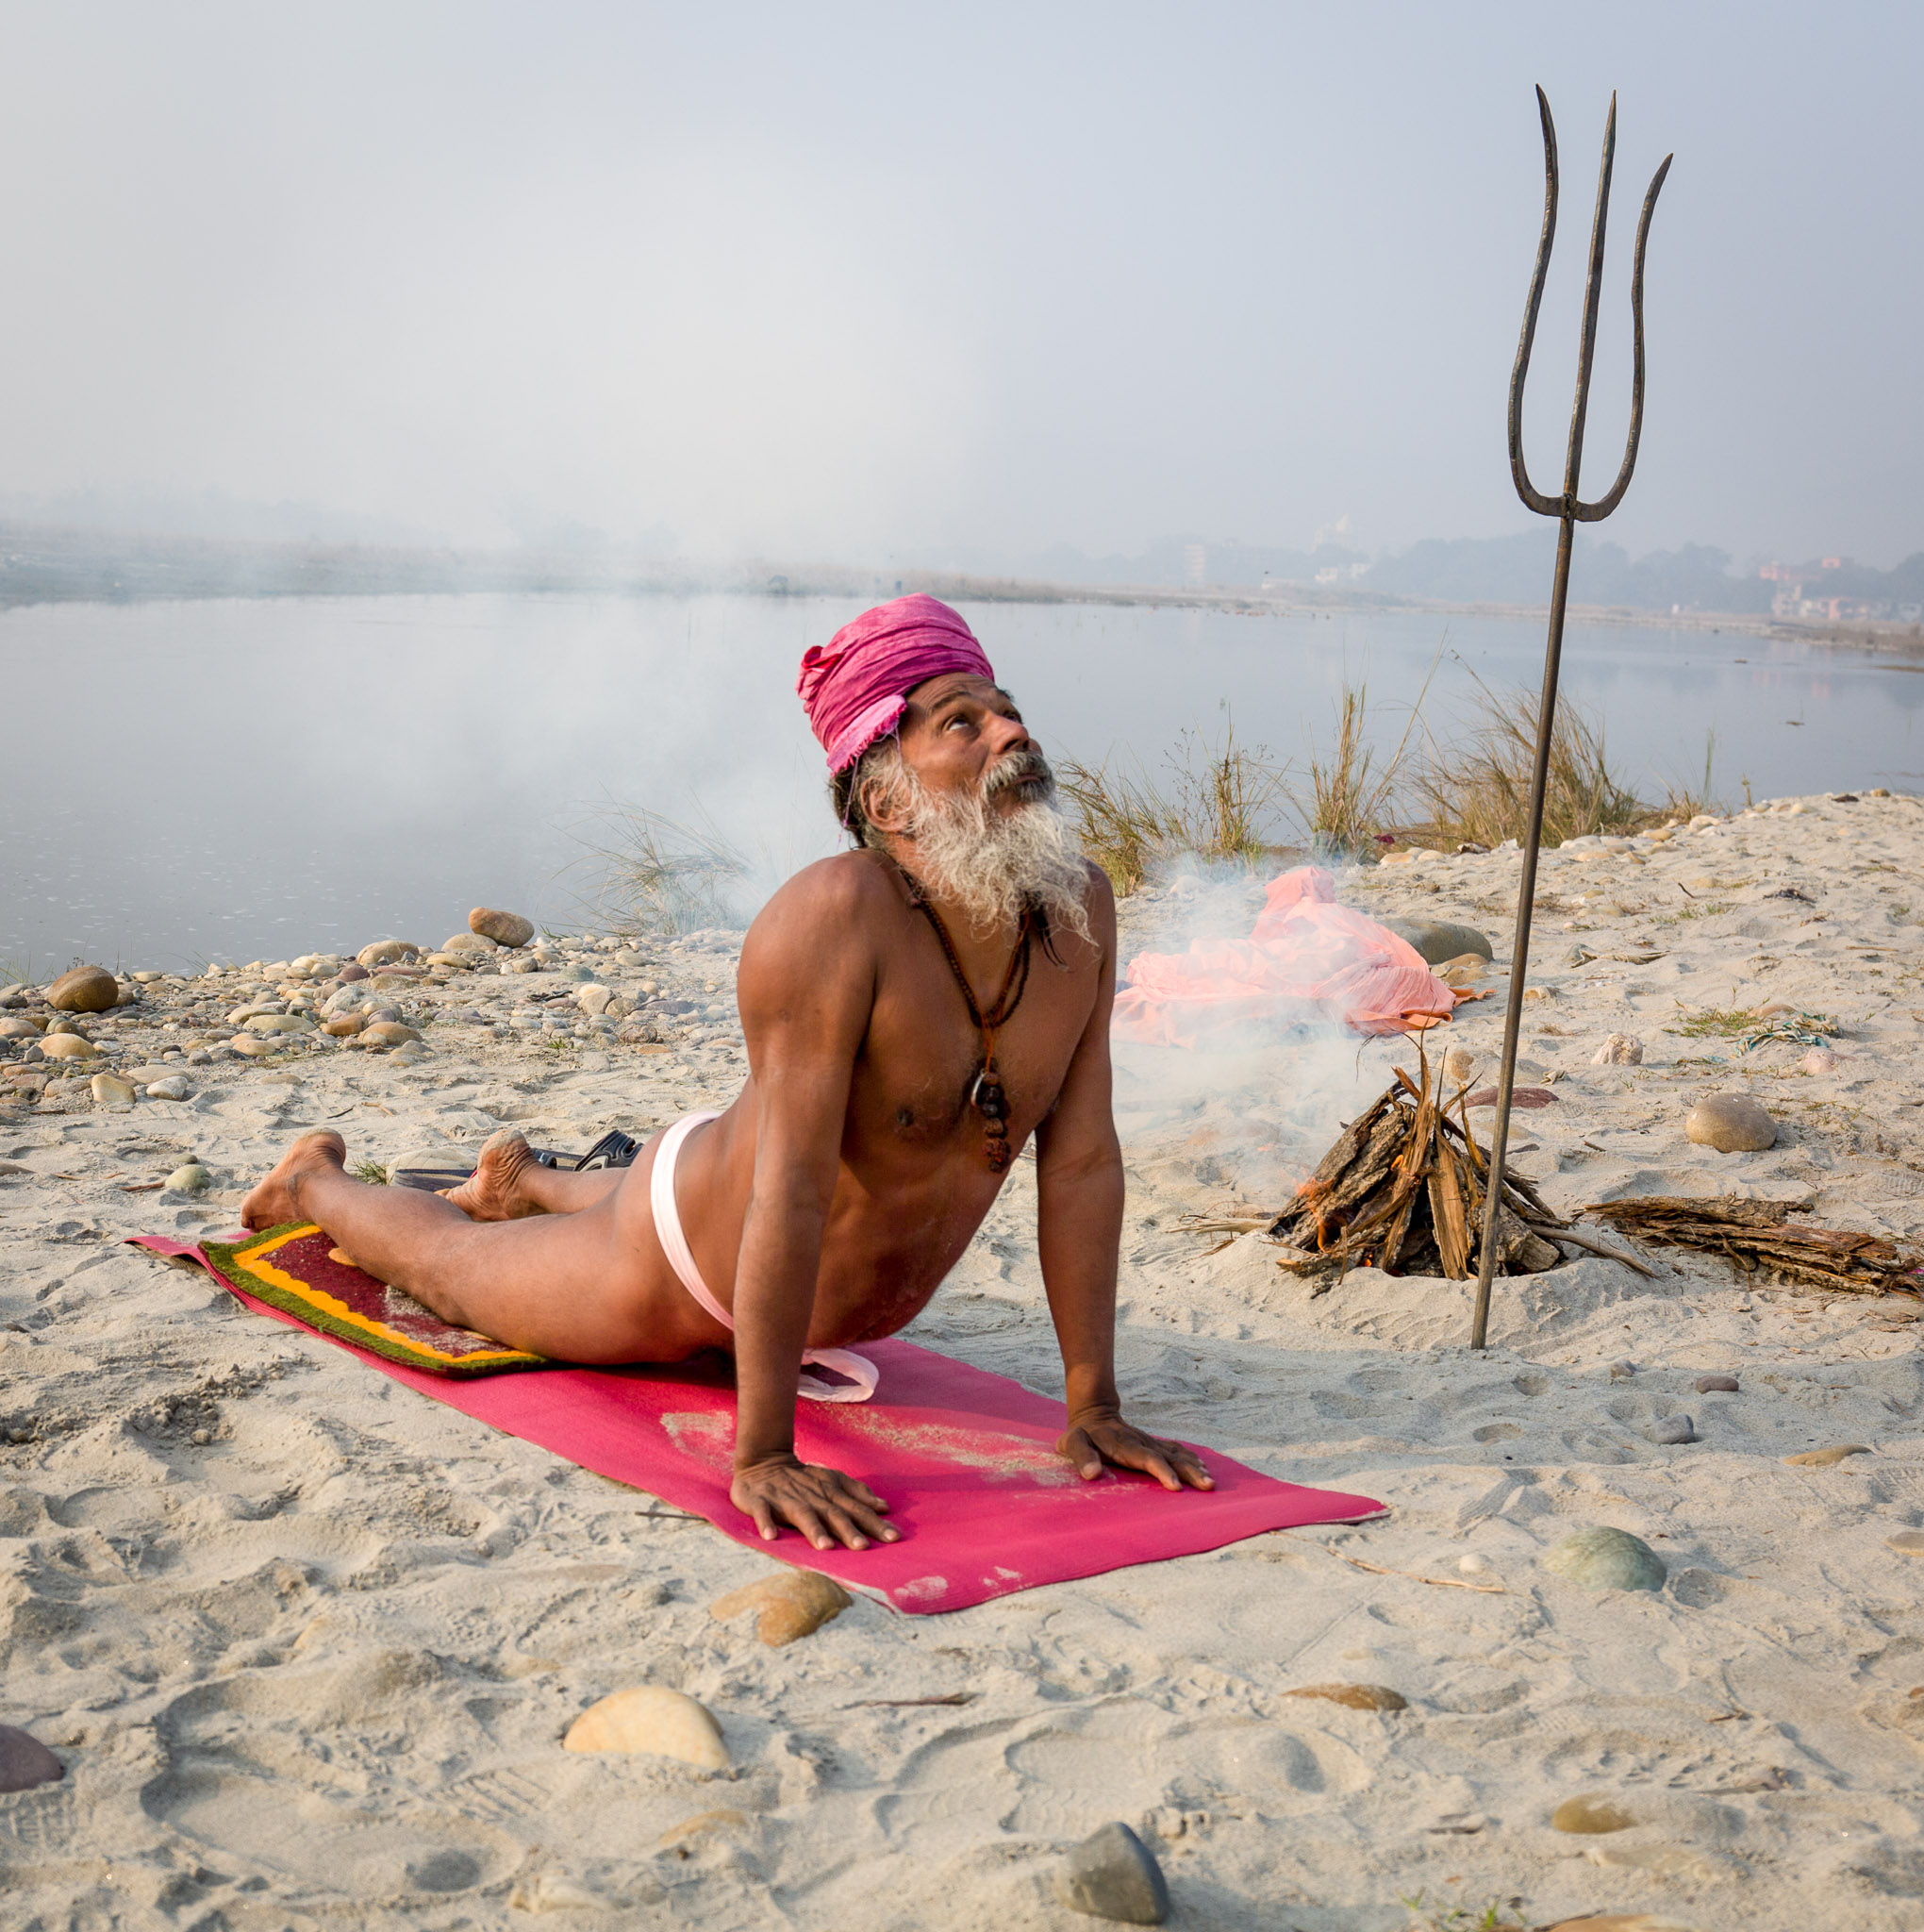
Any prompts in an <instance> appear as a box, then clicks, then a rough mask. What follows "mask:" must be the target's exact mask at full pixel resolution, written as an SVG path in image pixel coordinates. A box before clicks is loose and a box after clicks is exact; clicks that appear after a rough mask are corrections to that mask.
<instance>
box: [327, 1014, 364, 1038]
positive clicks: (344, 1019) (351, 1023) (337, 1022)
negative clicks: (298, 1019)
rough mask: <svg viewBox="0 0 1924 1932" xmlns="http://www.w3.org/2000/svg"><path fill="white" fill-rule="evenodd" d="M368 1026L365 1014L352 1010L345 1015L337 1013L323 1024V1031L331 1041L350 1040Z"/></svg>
mask: <svg viewBox="0 0 1924 1932" xmlns="http://www.w3.org/2000/svg"><path fill="white" fill-rule="evenodd" d="M366 1024H368V1016H367V1014H366V1013H365V1012H362V1011H358V1010H357V1009H355V1008H349V1009H348V1010H347V1011H346V1012H344V1013H336V1014H334V1015H333V1016H332V1017H331V1018H329V1019H325V1020H323V1021H322V1023H321V1030H322V1032H323V1033H324V1034H326V1035H327V1037H328V1038H329V1039H330V1040H348V1039H351V1038H352V1037H353V1036H354V1035H355V1034H357V1033H358V1032H359V1031H360V1030H361V1028H362V1027H363V1026H365V1025H366Z"/></svg>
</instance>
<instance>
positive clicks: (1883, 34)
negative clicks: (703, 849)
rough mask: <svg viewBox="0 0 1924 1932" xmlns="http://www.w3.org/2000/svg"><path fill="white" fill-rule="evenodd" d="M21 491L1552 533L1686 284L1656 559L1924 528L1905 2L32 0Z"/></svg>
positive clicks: (740, 539) (996, 543) (1657, 382)
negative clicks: (1603, 173) (1596, 326)
mask: <svg viewBox="0 0 1924 1932" xmlns="http://www.w3.org/2000/svg"><path fill="white" fill-rule="evenodd" d="M0 21H4V24H5V31H6V40H5V51H6V58H5V59H4V61H0V159H4V165H0V194H4V197H5V208H6V231H7V236H8V249H7V262H8V301H7V302H6V304H5V305H4V308H0V492H5V493H7V494H8V495H9V496H14V497H18V496H20V495H23V494H25V495H28V496H34V495H40V496H55V497H57V496H58V495H60V494H61V493H63V492H68V491H78V490H90V489H91V490H97V491H103V492H107V493H108V495H109V496H115V497H118V496H123V495H127V494H131V495H134V496H139V495H141V494H147V495H151V496H155V497H159V498H165V497H170V496H192V495H198V494H199V493H201V492H204V491H218V492H222V493H224V495H225V496H227V497H230V498H233V499H236V500H238V501H240V502H242V503H273V502H277V501H281V500H285V499H295V500H299V501H302V502H311V503H314V504H319V505H323V506H325V507H326V508H329V509H331V510H335V511H340V512H345V513H351V514H355V515H361V516H366V517H369V518H384V519H388V520H391V521H392V522H393V523H394V524H396V525H405V526H406V527H408V528H411V529H415V530H419V531H423V532H430V533H436V534H440V535H446V536H449V537H453V538H456V539H458V540H462V541H503V540H510V539H514V538H518V537H522V538H539V537H540V536H542V535H544V534H545V533H547V532H549V531H550V530H552V529H553V528H555V527H556V526H558V525H565V524H568V523H570V522H578V523H582V524H587V525H593V526H595V527H597V528H599V529H602V530H605V531H606V532H607V533H609V534H610V535H611V536H614V537H617V538H625V537H627V536H630V535H632V534H634V533H636V532H638V531H640V530H643V529H645V528H647V527H649V526H651V525H657V524H660V525H668V526H670V527H671V528H672V530H673V531H674V532H676V533H677V535H678V536H679V538H680V540H681V541H682V543H683V545H684V547H685V548H688V549H689V550H692V551H696V552H700V553H707V554H739V553H743V552H758V553H761V554H766V555H777V556H784V557H792V558H844V559H849V560H863V561H870V560H876V561H879V560H883V559H886V558H922V559H928V558H939V557H941V556H944V555H948V554H951V553H959V552H962V551H964V550H972V551H976V552H985V551H986V552H990V553H1003V554H1007V555H1011V556H1015V555H1020V554H1021V553H1023V552H1025V551H1028V550H1032V549H1039V548H1042V547H1044V546H1046V545H1049V544H1053V543H1057V542H1069V543H1073V544H1076V545H1079V546H1081V547H1083V548H1085V549H1087V550H1090V551H1097V552H1101V551H1109V550H1115V549H1123V550H1127V549H1130V548H1133V547H1134V546H1136V545H1137V544H1139V543H1141V542H1142V541H1146V540H1149V539H1152V538H1154V537H1157V536H1160V535H1163V534H1165V533H1171V532H1179V531H1196V532H1201V533H1203V534H1206V535H1208V536H1209V537H1211V538H1214V539H1228V538H1240V539H1243V540H1245V541H1261V542H1277V543H1291V544H1297V545H1306V544H1307V543H1308V542H1309V541H1311V539H1312V537H1313V536H1314V534H1315V532H1316V530H1317V529H1318V527H1319V526H1320V525H1327V524H1330V523H1332V522H1334V521H1335V519H1336V518H1338V517H1340V516H1344V515H1347V516H1348V517H1349V518H1350V519H1351V523H1352V529H1353V532H1354V536H1355V539H1356V541H1359V542H1360V543H1361V544H1362V545H1363V546H1364V547H1366V548H1368V549H1372V550H1374V549H1378V548H1381V547H1384V546H1401V545H1403V544H1405V543H1408V542H1410V541H1414V540H1415V539H1417V538H1418V537H1424V536H1483V535H1494V534H1500V533H1503V532H1507V531H1510V530H1514V529H1518V528H1520V527H1522V526H1523V525H1525V524H1526V523H1527V522H1528V521H1529V519H1528V518H1527V517H1526V516H1525V514H1524V513H1523V511H1522V509H1521V508H1520V506H1519V505H1518V503H1517V501H1516V499H1515V496H1514V493H1513V491H1512V489H1511V485H1510V480H1509V475H1508V470H1507V466H1506V462H1505V458H1504V445H1503V409H1504V388H1505V383H1506V381H1507V376H1508V370H1509V364H1510V358H1511V357H1512V355H1513V353H1514V350H1515V344H1516V336H1517V329H1518V320H1519V317H1520V313H1521V305H1522V299H1523V294H1524V291H1525V286H1526V283H1527V279H1528V275H1529V269H1530V262H1531V257H1532V251H1533V249H1534V242H1535V235H1536V225H1537V220H1538V213H1539V206H1540V200H1541V193H1542V177H1541V159H1540V147H1539V143H1538V137H1537V130H1536V117H1535V109H1534V100H1533V97H1532V94H1531V84H1532V83H1533V82H1534V81H1538V80H1540V81H1541V82H1542V83H1543V84H1544V86H1545V88H1546V89H1547V90H1548V92H1549V94H1550V97H1551V106H1552V108H1554V109H1555V111H1556V113H1557V115H1558V125H1559V132H1560V134H1561V136H1562V146H1563V159H1564V169H1565V197H1564V204H1563V222H1562V228H1561V234H1560V248H1559V253H1558V257H1557V261H1556V267H1555V270H1554V271H1553V278H1552V299H1551V302H1550V303H1549V304H1548V305H1547V308H1546V316H1545V324H1544V327H1543V330H1542V331H1541V333H1540V334H1539V338H1538V350H1537V379H1536V382H1535V386H1534V391H1533V394H1534V408H1533V412H1532V416H1533V430H1534V434H1533V441H1532V448H1533V452H1534V465H1535V469H1536V472H1537V480H1538V481H1539V483H1541V484H1544V485H1546V486H1548V487H1551V488H1553V487H1555V485H1556V483H1557V482H1558V481H1559V480H1560V469H1561V448H1562V444H1561V437H1562V426H1563V423H1564V420H1565V417H1566V415H1567V408H1568V402H1569V390H1570V381H1571V373H1572V366H1573V351H1574V340H1573V339H1574V334H1575V312H1576V291H1577V288H1578V282H1579V277H1580V275H1581V273H1582V266H1581V256H1582V248H1583V243H1584V235H1585V234H1586V232H1587V225H1588V219H1589V208H1590V201H1591V197H1592V195H1593V193H1594V187H1595V166H1596V155H1597V144H1598V141H1599V139H1600V136H1601V127H1602V120H1603V113H1604V109H1605V107H1606V104H1607V101H1608V97H1609V92H1610V90H1611V89H1612V88H1613V87H1616V88H1617V89H1618V90H1619V91H1620V95H1621V108H1620V113H1621V121H1620V139H1619V144H1618V159H1617V200H1616V202H1615V205H1614V212H1615V216H1616V221H1615V225H1614V229H1613V235H1614V239H1615V242H1616V244H1617V245H1616V247H1615V249H1614V252H1613V256H1612V259H1611V261H1610V263H1609V266H1608V269H1607V271H1606V273H1607V275H1608V283H1607V290H1606V295H1605V308H1604V324H1603V349H1602V352H1601V355H1600V359H1599V373H1598V391H1597V399H1596V402H1595V404H1594V405H1593V408H1592V411H1591V430H1592V436H1591V450H1592V456H1591V460H1590V464H1589V467H1588V475H1590V477H1591V478H1592V479H1593V480H1596V481H1599V482H1601V480H1603V479H1607V477H1608V475H1610V474H1611V473H1612V472H1613V471H1614V469H1615V465H1616V461H1617V455H1618V452H1619V449H1620V439H1621V434H1622V424H1623V417H1624V411H1625V407H1626V403H1627V395H1628V375H1627V358H1626V357H1625V355H1624V353H1623V351H1624V343H1625V340H1626V336H1627V312H1628V285H1629V248H1630V242H1631V237H1632V234H1633V232H1634V220H1635V210H1636V206H1637V202H1638V200H1639V198H1640V196H1641V194H1642V192H1643V188H1644V185H1645V183H1646V182H1647V181H1648V179H1649V177H1650V172H1651V170H1652V169H1653V168H1654V166H1655V164H1656V162H1657V161H1658V160H1659V159H1660V158H1662V156H1663V155H1664V154H1665V152H1666V151H1667V150H1669V149H1672V148H1674V149H1675V150H1676V155H1677V160H1676V165H1675V167H1674V168H1673V170H1672V172H1671V175H1670V180H1669V184H1668V186H1667V189H1666V191H1665V194H1664V199H1663V202H1662V204H1661V205H1660V207H1659V209H1658V214H1657V222H1656V228H1655V233H1654V236H1653V239H1652V242H1651V247H1650V271H1649V282H1650V286H1649V330H1650V356H1651V368H1650V401H1649V415H1648V422H1647V426H1646V431H1645V436H1644V445H1643V458H1642V463H1641V467H1640V469H1639V472H1638V476H1637V481H1636V483H1635V485H1634V489H1633V491H1632V493H1631V495H1630V497H1629V499H1628V501H1627V503H1626V505H1625V507H1624V508H1623V509H1622V510H1621V511H1620V512H1619V513H1618V515H1617V519H1616V520H1615V522H1614V523H1613V524H1612V525H1610V534H1611V535H1612V536H1614V537H1616V538H1617V540H1618V541H1623V542H1625V543H1627V544H1628V545H1630V547H1631V548H1632V549H1633V550H1637V551H1641V550H1643V549H1647V548H1650V547H1656V546H1666V547H1667V546H1669V545H1672V544H1675V543H1677V542H1680V541H1688V540H1697V541H1709V542H1716V543H1719V544H1722V545H1724V546H1725V547H1726V548H1728V549H1730V550H1732V551H1733V552H1735V553H1737V554H1738V555H1739V556H1740V557H1749V556H1751V555H1755V554H1763V555H1772V554H1782V555H1784V556H1787V557H1802V556H1806V555H1810V554H1813V553H1815V552H1817V551H1820V550H1842V551H1845V552H1848V553H1851V554H1854V555H1856V556H1857V557H1859V558H1864V559H1866V560H1868V561H1872V562H1878V563H1889V562H1891V561H1893V560H1895V559H1896V558H1898V557H1899V556H1902V555H1904V554H1907V553H1908V552H1910V551H1913V550H1916V549H1919V548H1924V489H1920V484H1924V376H1920V361H1924V358H1920V353H1919V350H1918V347H1917V341H1918V337H1919V333H1920V322H1919V318H1920V316H1924V300H1920V297H1924V286H1920V285H1924V249H1920V247H1919V242H1918V238H1919V235H1920V233H1924V219H1920V218H1924V114H1920V113H1919V111H1918V107H1917V90H1918V85H1919V75H1920V73H1924V9H1920V8H1916V7H1911V6H1903V5H1892V4H1889V0H1885V4H1884V5H1883V6H1879V7H1875V8H1872V7H1852V6H1842V5H1837V4H1834V0H1832V4H1826V5H1823V6H1821V7H1818V6H1815V5H1811V6H1804V7H1797V8H1790V7H1783V6H1767V5H1756V4H1749V5H1744V6H1731V7H1715V6H1695V5H1693V6H1679V5H1676V4H1674V0H1671V4H1667V5H1664V6H1661V7H1648V8H1644V7H1632V6H1625V5H1621V4H1617V5H1611V6H1608V7H1604V6H1594V7H1589V8H1547V7H1544V6H1542V5H1540V4H1538V5H1532V6H1528V7H1521V6H1519V7H1500V6H1466V5H1461V4H1458V5H1451V6H1449V7H1440V8H1439V7H1435V6H1421V7H1418V6H1396V5H1374V6H1367V7H1365V6H1352V7H1332V6H1328V5H1321V6H1317V7H1313V8H1312V7H1295V6H1286V5H1264V6H1232V5H1218V6H1209V5H1199V4H1196V0H1185V4H1183V5H1180V6H1177V5H1169V6H1163V7H1131V6H1120V5H1117V4H1114V0H1103V4H1101V5H1090V6H1061V5H1058V6H1051V5H1046V4H1044V5H1038V4H1036V0H1028V4H1024V5H1020V6H1011V7H1006V8H999V7H994V6H985V5H975V6H971V7H969V8H960V7H949V8H933V7H904V6H902V5H890V6H886V7H885V6H874V7H862V6H821V5H802V6H796V5H792V4H789V5H784V6H780V7H767V8H761V7H745V6H727V5H720V4H705V5H701V6H681V7H676V8H650V7H646V6H640V5H633V4H629V5H620V6H605V7H597V6H591V5H583V4H574V5H567V6H553V5H536V4H532V0H530V4H525V5H521V6H513V7H502V6H495V7H489V6H485V5H477V4H475V0H459V4H450V5H445V6H441V5H408V4H405V0H402V4H397V0H382V4H381V5H378V6H353V5H344V4H340V0H330V4H328V5H325V6H309V7H307V8H298V7H294V6H276V7H272V8H262V7H259V6H257V5H253V4H249V5H245V6H239V5H236V6H221V5H214V4H206V0H196V4H192V5H185V4H175V5H157V4H154V0H142V4H140V5H132V6H113V5H88V6H84V7H83V6H74V5H71V4H66V0H61V4H58V5H51V6H35V7H25V6H18V5H15V6H8V7H7V8H5V10H4V13H0Z"/></svg>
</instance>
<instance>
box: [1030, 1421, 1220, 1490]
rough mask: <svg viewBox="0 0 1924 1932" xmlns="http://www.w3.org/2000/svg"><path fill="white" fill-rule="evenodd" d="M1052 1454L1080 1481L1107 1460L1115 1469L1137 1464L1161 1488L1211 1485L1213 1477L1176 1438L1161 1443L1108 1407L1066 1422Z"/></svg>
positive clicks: (1092, 1477) (1098, 1470)
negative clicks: (1069, 1466) (1065, 1460)
mask: <svg viewBox="0 0 1924 1932" xmlns="http://www.w3.org/2000/svg"><path fill="white" fill-rule="evenodd" d="M1055 1453H1056V1454H1057V1455H1058V1456H1066V1457H1069V1459H1070V1461H1071V1462H1072V1463H1074V1464H1075V1473H1076V1474H1078V1475H1079V1476H1081V1477H1082V1479H1083V1481H1084V1482H1086V1483H1089V1482H1094V1481H1095V1479H1096V1478H1097V1477H1098V1476H1099V1475H1101V1474H1102V1473H1103V1463H1105V1462H1107V1463H1111V1464H1113V1465H1114V1466H1115V1467H1116V1468H1118V1469H1139V1470H1141V1471H1142V1473H1143V1474H1145V1475H1153V1477H1154V1478H1155V1479H1156V1481H1157V1482H1159V1483H1160V1484H1161V1485H1162V1486H1163V1488H1164V1489H1166V1490H1180V1489H1183V1488H1188V1489H1192V1490H1213V1489H1214V1488H1215V1487H1216V1478H1215V1477H1214V1476H1212V1475H1211V1474H1209V1472H1208V1470H1206V1469H1205V1468H1204V1467H1203V1466H1202V1457H1200V1456H1198V1455H1197V1454H1196V1452H1195V1451H1194V1450H1193V1449H1191V1448H1189V1447H1187V1446H1186V1444H1185V1443H1182V1442H1166V1441H1163V1439H1162V1438H1161V1437H1160V1436H1147V1435H1144V1434H1143V1432H1142V1431H1141V1430H1140V1429H1138V1428H1137V1427H1136V1425H1135V1424H1133V1423H1125V1422H1124V1421H1123V1420H1122V1418H1121V1416H1120V1414H1119V1413H1117V1412H1116V1411H1115V1410H1113V1409H1111V1410H1109V1411H1107V1412H1106V1413H1097V1414H1094V1415H1086V1416H1084V1417H1082V1418H1081V1419H1080V1420H1079V1421H1076V1422H1072V1423H1071V1424H1070V1427H1069V1432H1068V1433H1067V1434H1066V1435H1065V1436H1064V1437H1063V1439H1062V1440H1061V1441H1059V1442H1058V1443H1056V1445H1055Z"/></svg>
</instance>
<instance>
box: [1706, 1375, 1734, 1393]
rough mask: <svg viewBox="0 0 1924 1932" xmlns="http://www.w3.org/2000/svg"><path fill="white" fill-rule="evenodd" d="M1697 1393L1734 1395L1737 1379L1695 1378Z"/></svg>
mask: <svg viewBox="0 0 1924 1932" xmlns="http://www.w3.org/2000/svg"><path fill="white" fill-rule="evenodd" d="M1697 1392H1698V1394H1700V1395H1734V1394H1735V1393H1736V1392H1737V1378H1736V1377H1735V1376H1734V1375H1700V1376H1698V1378H1697Z"/></svg>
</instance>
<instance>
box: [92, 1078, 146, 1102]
mask: <svg viewBox="0 0 1924 1932" xmlns="http://www.w3.org/2000/svg"><path fill="white" fill-rule="evenodd" d="M87 1084H88V1087H89V1088H90V1089H91V1091H92V1094H93V1104H94V1105H95V1106H96V1107H131V1106H133V1104H134V1100H135V1091H134V1086H133V1083H132V1082H131V1081H129V1080H123V1079H122V1078H121V1076H120V1075H119V1074H94V1076H93V1077H92V1079H91V1080H90V1081H89V1082H88V1083H87Z"/></svg>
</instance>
